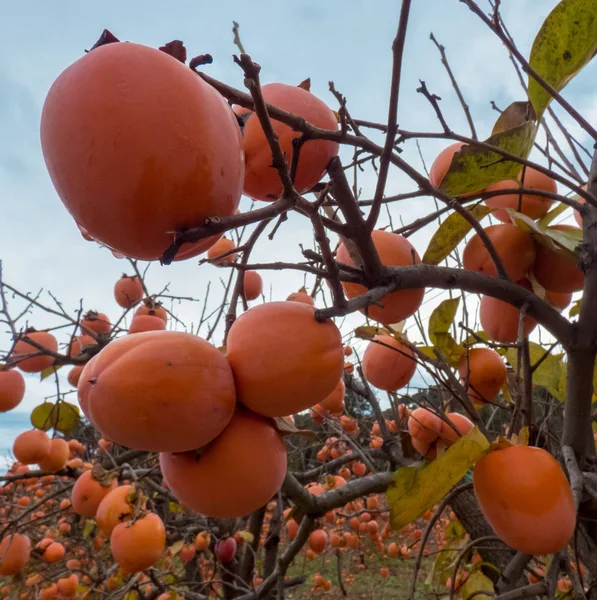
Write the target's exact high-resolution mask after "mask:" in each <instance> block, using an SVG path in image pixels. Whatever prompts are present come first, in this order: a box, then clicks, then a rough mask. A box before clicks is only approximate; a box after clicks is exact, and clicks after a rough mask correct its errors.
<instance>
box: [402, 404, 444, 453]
mask: <svg viewBox="0 0 597 600" xmlns="http://www.w3.org/2000/svg"><path fill="white" fill-rule="evenodd" d="M441 431H442V420H441V418H440V417H439V416H438V415H436V414H435V413H433V412H431V411H430V410H428V409H427V408H423V407H419V408H417V409H415V410H413V412H412V413H411V415H410V417H409V419H408V432H409V433H410V435H411V437H412V439H413V440H415V439H417V440H419V441H420V442H421V443H423V444H432V443H433V442H434V441H435V440H436V439H437V438H438V436H439V435H440V434H441Z"/></svg>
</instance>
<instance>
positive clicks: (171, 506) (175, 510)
mask: <svg viewBox="0 0 597 600" xmlns="http://www.w3.org/2000/svg"><path fill="white" fill-rule="evenodd" d="M168 510H169V511H170V512H171V513H172V514H173V515H181V514H182V513H184V508H183V507H182V506H181V505H180V504H178V503H177V502H173V501H170V502H168Z"/></svg>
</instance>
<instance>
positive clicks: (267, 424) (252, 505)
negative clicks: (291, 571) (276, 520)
mask: <svg viewBox="0 0 597 600" xmlns="http://www.w3.org/2000/svg"><path fill="white" fill-rule="evenodd" d="M286 462H287V460H286V448H285V447H284V442H283V441H282V438H281V437H280V434H279V433H278V431H277V430H276V428H275V427H274V425H273V424H272V422H271V421H270V420H269V419H265V418H263V417H260V416H259V415H257V414H255V413H252V412H251V411H248V410H244V409H239V410H238V411H237V412H236V414H235V415H234V417H233V418H232V421H231V422H230V425H228V427H227V428H226V429H225V430H224V431H223V433H222V434H220V435H219V436H218V437H217V438H216V439H215V440H214V441H213V442H212V443H211V444H210V445H209V446H208V447H207V448H206V449H205V450H204V451H203V452H202V453H201V454H200V456H199V459H198V460H197V456H196V453H194V452H187V453H184V454H169V453H162V454H160V467H161V469H162V474H163V476H164V479H165V480H166V481H167V482H168V485H169V487H170V489H171V490H172V493H173V494H174V495H175V496H176V497H177V498H178V500H179V501H180V502H182V503H184V504H185V505H186V506H188V507H189V508H191V509H193V510H196V511H197V512H200V513H202V514H204V515H207V516H210V517H214V518H218V519H226V518H234V517H241V516H244V515H246V514H249V513H250V512H252V511H254V510H257V509H258V508H259V507H261V506H263V505H265V504H266V503H267V502H268V501H269V500H270V499H271V498H272V496H273V495H274V494H275V493H276V492H277V491H278V490H279V489H280V486H281V485H282V482H283V481H284V477H285V476H286Z"/></svg>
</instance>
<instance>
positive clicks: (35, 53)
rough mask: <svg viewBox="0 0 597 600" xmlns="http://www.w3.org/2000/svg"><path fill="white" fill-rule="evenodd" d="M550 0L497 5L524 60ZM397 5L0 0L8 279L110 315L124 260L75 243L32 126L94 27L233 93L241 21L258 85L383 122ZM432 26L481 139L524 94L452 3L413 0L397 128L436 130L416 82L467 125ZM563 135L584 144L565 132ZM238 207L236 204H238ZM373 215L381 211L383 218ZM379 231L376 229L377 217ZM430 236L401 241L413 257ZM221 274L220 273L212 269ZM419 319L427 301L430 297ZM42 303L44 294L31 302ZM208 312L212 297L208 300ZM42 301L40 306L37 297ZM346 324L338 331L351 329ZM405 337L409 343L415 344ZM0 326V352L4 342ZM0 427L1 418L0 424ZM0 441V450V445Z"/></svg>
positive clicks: (280, 241)
mask: <svg viewBox="0 0 597 600" xmlns="http://www.w3.org/2000/svg"><path fill="white" fill-rule="evenodd" d="M555 4H556V1H555V0H503V2H502V6H503V14H504V16H505V19H506V22H507V23H508V25H509V27H510V30H511V32H512V34H513V35H514V37H515V39H516V40H517V42H518V44H519V47H520V49H521V50H522V52H523V53H524V54H525V55H528V52H529V49H530V45H531V43H532V40H533V37H534V34H535V33H536V31H537V30H538V28H539V26H540V24H541V22H542V20H543V19H544V18H545V16H546V15H547V14H548V13H549V11H550V10H551V9H552V8H553V6H555ZM399 5H400V2H398V1H396V0H394V1H389V0H341V1H338V0H328V1H326V2H321V1H313V0H296V1H295V2H279V1H278V2H274V1H269V0H268V1H261V0H260V1H256V2H252V3H247V2H238V1H236V0H227V1H225V2H219V3H218V2H216V3H213V2H210V3H207V2H201V1H200V0H195V1H177V0H173V1H171V2H168V3H166V2H156V1H155V0H144V1H143V2H140V1H137V0H134V1H131V0H128V1H127V2H122V1H120V2H116V1H113V0H107V1H106V0H104V1H103V2H98V3H88V2H80V1H79V0H77V1H74V0H72V1H63V0H56V1H53V2H46V1H42V0H32V1H30V2H27V3H25V2H21V3H15V2H13V3H2V6H1V7H0V201H1V202H2V216H1V223H2V229H1V234H0V258H1V259H2V260H3V263H4V274H5V278H6V280H7V281H8V282H9V283H11V284H12V285H14V286H15V287H17V288H18V289H20V290H22V291H35V290H38V289H40V288H44V289H46V290H51V291H52V292H53V293H54V294H56V295H57V296H58V297H59V298H60V300H62V301H63V302H64V304H65V307H66V308H67V309H68V310H71V311H73V310H75V309H76V308H77V307H78V305H79V301H80V299H82V298H84V299H85V301H84V306H85V307H86V308H97V309H98V310H102V311H104V312H107V313H108V314H109V315H110V316H111V317H112V318H113V319H115V318H116V317H117V315H118V314H119V312H118V310H117V308H118V307H117V306H116V304H115V303H114V300H113V298H112V287H113V284H114V282H115V280H116V279H117V278H118V277H119V276H120V274H121V273H122V272H123V270H127V271H128V270H129V269H127V268H126V265H124V264H123V262H124V261H118V260H116V259H114V258H113V257H112V256H111V254H110V253H109V252H108V251H106V250H105V249H100V248H99V247H97V246H96V245H95V244H90V243H88V242H85V241H84V240H83V239H82V238H81V237H80V235H79V233H78V230H77V228H76V226H75V224H74V222H73V221H72V219H71V218H70V217H69V215H68V214H67V213H66V211H65V210H64V208H63V207H62V204H61V203H60V201H59V199H58V198H57V196H56V194H55V192H54V190H53V187H52V185H51V182H50V180H49V177H48V175H47V173H46V171H45V167H44V163H43V158H42V155H41V150H40V144H39V118H40V111H41V107H42V104H43V101H44V97H45V94H46V93H47V90H48V88H49V86H50V85H51V83H52V81H53V80H54V79H55V78H56V76H57V75H58V74H59V73H60V72H61V71H62V70H63V69H64V68H65V67H66V66H68V65H69V64H70V63H72V62H73V61H74V60H76V59H77V58H79V57H80V56H81V55H82V53H83V51H84V49H85V48H89V47H91V46H92V45H93V43H94V42H95V40H96V39H97V37H98V36H99V34H100V33H101V31H102V30H103V29H104V28H108V29H110V30H111V31H112V32H113V33H114V34H115V35H117V36H118V37H119V38H120V39H122V40H129V41H135V42H138V43H142V44H146V45H150V46H159V45H161V44H163V43H165V42H167V41H170V40H172V39H181V40H183V41H184V42H185V44H186V46H187V49H188V53H189V56H194V55H196V54H201V53H206V52H209V53H211V54H212V55H213V56H214V58H215V62H214V64H213V65H211V66H209V67H206V70H207V72H208V73H209V74H210V75H212V76H214V77H217V78H220V79H222V80H224V81H225V82H227V83H229V84H231V85H235V86H237V87H239V88H242V75H241V72H240V70H239V68H238V67H237V66H236V65H235V64H234V63H233V61H232V54H234V53H235V52H237V49H236V47H235V46H234V45H233V43H232V33H231V27H232V20H236V21H238V22H239V23H240V25H241V37H242V40H243V43H244V44H245V47H246V49H247V51H248V52H249V53H250V54H251V55H252V57H253V58H254V60H256V61H257V62H259V63H260V64H261V65H262V68H263V70H262V79H263V81H264V82H269V81H281V82H284V83H289V84H298V83H299V82H300V81H302V80H303V79H305V78H306V77H310V78H311V81H312V91H313V93H315V94H317V95H318V96H319V97H321V98H322V99H324V100H325V101H326V102H328V104H330V106H333V107H334V108H336V104H335V100H334V98H333V97H332V96H331V94H330V93H329V92H328V81H330V80H333V81H334V82H335V84H336V87H337V88H338V89H339V90H340V91H342V92H343V93H344V94H345V95H346V96H347V97H348V107H349V109H350V111H351V113H352V114H353V115H354V116H357V117H359V118H364V119H369V120H382V121H383V120H385V119H386V112H387V106H386V104H387V99H388V92H389V75H390V69H391V51H390V48H391V43H392V39H393V37H394V35H395V30H396V26H397V19H398V12H399ZM430 32H433V33H434V34H435V36H436V37H437V38H438V40H439V41H440V42H441V43H442V44H444V45H445V46H446V50H447V53H448V57H449V59H450V62H451V65H452V68H453V70H454V73H455V75H456V77H457V79H458V81H459V82H460V84H461V87H462V90H463V92H464V94H465V96H466V99H467V101H468V102H469V104H470V106H471V110H472V113H473V116H474V118H475V121H476V124H477V129H478V131H479V134H480V136H481V137H487V136H488V135H489V132H490V130H491V126H492V124H493V122H494V120H495V118H496V113H495V112H493V111H492V110H491V109H490V105H489V103H490V101H491V100H494V101H495V102H496V103H497V104H498V105H499V106H501V107H505V106H507V105H508V104H509V103H510V102H512V101H514V100H520V99H523V96H522V91H521V89H520V87H519V85H518V81H517V78H516V76H515V74H514V73H513V71H512V69H511V67H510V63H509V60H508V56H507V53H506V51H505V50H504V49H503V48H502V46H501V44H500V43H499V42H498V41H497V40H496V39H495V38H493V37H492V35H491V34H490V32H489V31H488V30H487V29H486V28H485V27H484V26H483V25H482V24H481V23H480V22H479V21H478V20H477V19H476V18H475V17H474V16H473V15H472V14H471V13H470V12H469V11H468V9H467V8H466V7H465V6H463V5H462V4H461V3H460V2H459V1H458V0H414V1H413V8H412V16H411V22H410V29H409V33H408V37H407V44H406V54H405V62H404V77H403V80H402V87H401V96H400V107H399V122H400V125H401V126H402V127H404V128H407V129H411V130H427V131H438V130H439V129H440V128H439V125H438V124H437V123H436V121H435V117H434V114H433V111H432V109H431V107H430V106H429V105H428V104H427V103H426V101H425V100H424V98H422V97H421V96H420V94H417V93H416V88H417V87H418V86H419V79H423V80H425V81H426V83H427V85H428V87H429V89H430V90H431V91H432V92H434V93H436V94H438V95H439V96H441V97H442V107H443V109H444V111H445V114H446V115H448V120H449V122H450V124H451V126H452V127H453V128H454V129H455V130H457V131H459V132H463V133H466V132H467V129H466V122H465V120H464V117H463V114H462V112H461V110H460V109H459V105H458V103H457V100H456V98H455V96H454V93H453V90H452V88H451V86H450V83H449V80H448V78H447V76H446V74H445V71H444V70H443V67H442V66H441V64H440V61H439V57H438V53H437V50H436V49H435V47H434V46H433V44H432V43H431V42H430V40H429V33H430ZM596 78H597V68H596V67H595V65H591V66H590V67H589V69H587V71H586V72H585V73H583V74H582V75H581V76H580V77H579V78H577V80H575V81H574V82H573V83H572V84H571V85H570V86H569V88H568V89H567V91H566V95H567V97H569V98H570V99H572V100H573V101H574V103H575V105H576V106H578V107H579V108H580V109H581V110H582V111H583V112H584V114H585V116H586V117H587V118H589V119H592V121H593V122H595V121H597V92H596V91H595V88H594V85H592V84H593V82H594V81H595V80H596ZM572 130H573V131H574V132H575V133H578V135H579V137H582V135H581V133H580V132H577V131H576V129H575V128H574V127H573V128H572ZM443 146H444V143H443V142H441V141H439V142H437V141H427V142H425V143H424V144H422V151H423V155H424V157H425V159H426V161H427V164H428V165H429V164H430V163H431V161H432V160H433V157H434V156H435V154H437V152H438V151H439V150H440V149H441V148H442V147H443ZM404 156H405V157H406V158H408V159H410V160H411V161H412V162H413V164H415V166H417V167H418V168H419V169H422V166H421V163H420V160H419V158H418V154H417V151H416V147H415V146H414V144H409V145H408V146H407V147H406V149H405V153H404ZM360 185H361V187H362V188H363V197H370V195H371V193H372V190H373V185H374V178H373V177H372V175H371V174H370V173H366V174H364V175H363V176H362V179H361V181H360ZM409 189H413V187H412V185H411V184H410V182H409V181H408V180H406V179H405V178H404V177H403V176H402V175H401V174H399V173H392V174H391V176H390V180H389V183H388V187H387V191H388V193H396V192H400V191H407V190H409ZM248 206H249V203H248V202H246V201H244V202H243V208H248ZM432 206H433V203H432V202H431V201H430V200H429V199H418V200H416V201H414V202H411V203H408V204H404V203H403V204H400V205H393V206H392V209H391V210H392V216H393V219H394V223H397V222H399V220H400V219H401V218H402V219H403V220H404V221H405V222H408V221H411V220H413V219H414V218H417V217H419V216H422V214H424V211H425V210H427V209H429V208H430V207H432ZM384 218H385V217H384ZM381 224H382V225H384V224H385V222H382V223H381ZM431 233H432V230H426V231H424V232H422V233H420V234H418V235H416V236H414V237H413V238H412V239H413V241H414V243H415V245H416V247H417V249H418V250H419V252H420V254H422V253H423V252H424V250H425V246H426V242H427V240H428V239H429V236H430V234H431ZM310 239H311V235H310V231H309V228H308V227H307V224H306V222H305V221H304V219H302V218H300V217H298V216H293V217H292V218H291V219H289V221H288V222H287V223H286V224H285V225H284V227H283V229H282V230H281V232H280V233H279V234H278V236H277V237H276V238H275V239H274V241H273V242H268V241H267V240H264V242H263V243H262V244H261V245H260V246H259V248H258V249H257V252H256V254H255V259H256V260H267V259H272V257H275V258H276V259H278V260H293V259H297V258H298V257H299V256H300V252H299V248H298V245H299V243H300V242H301V241H305V240H306V241H307V242H309V241H310ZM222 275H223V273H222V271H221V270H218V269H216V268H215V267H212V266H208V265H204V266H202V267H198V266H197V262H196V261H190V262H187V263H182V264H180V263H179V264H176V265H173V266H171V267H167V268H166V267H160V266H159V265H154V266H152V267H151V269H150V271H149V277H148V284H149V287H150V291H151V292H155V291H158V290H160V289H161V288H162V287H163V286H164V285H165V284H167V283H168V282H171V284H172V285H171V288H170V291H171V292H172V293H174V294H177V295H184V296H187V295H188V296H193V297H195V298H203V296H204V294H205V289H206V285H207V282H208V281H210V280H212V282H213V284H212V285H213V286H215V287H218V286H219V285H220V284H219V281H218V279H219V278H220V277H221V276H222ZM224 275H225V274H224ZM264 281H265V286H266V290H267V293H266V294H267V296H268V297H269V289H270V286H271V287H272V288H273V292H272V295H271V297H272V298H273V299H283V298H285V297H286V296H287V295H288V294H289V293H290V292H292V291H295V290H296V289H297V288H298V287H300V286H301V285H302V281H303V280H302V276H300V275H295V274H288V273H284V274H280V273H271V272H270V273H266V274H265V275H264ZM428 297H429V298H430V300H429V301H428V302H427V304H426V306H425V308H424V310H423V314H424V315H425V314H427V315H428V314H429V312H430V311H431V310H432V308H433V307H434V306H435V304H437V302H439V300H433V298H436V297H437V293H436V292H430V293H429V296H428ZM43 298H44V299H48V297H47V296H43ZM213 298H214V300H213V302H212V306H213V305H215V303H216V298H215V296H213ZM48 301H49V300H48ZM179 314H180V315H181V318H183V319H184V320H185V321H186V322H190V321H193V320H196V319H197V315H198V304H196V303H195V304H193V303H189V304H185V305H182V306H181V307H180V308H179ZM361 321H362V319H360V318H359V317H354V318H352V319H351V320H350V323H354V324H360V322H361ZM54 322H55V321H52V319H46V318H41V317H40V316H39V315H34V316H33V317H32V318H31V324H33V325H36V326H37V327H39V328H44V327H46V326H49V325H52V324H53V323H54ZM415 337H416V336H415ZM8 343H9V342H8V338H7V336H5V335H4V332H0V348H6V347H7V346H8ZM28 383H29V388H28V397H27V399H26V401H25V402H24V403H23V404H22V406H21V408H22V409H29V408H31V407H32V406H34V405H35V404H36V403H38V402H39V399H40V398H41V397H42V396H43V395H46V394H50V393H52V389H53V388H52V386H51V384H50V383H44V384H43V385H39V384H37V383H36V379H35V378H34V377H33V378H28ZM0 419H1V417H0ZM1 445H2V444H1V443H0V446H1Z"/></svg>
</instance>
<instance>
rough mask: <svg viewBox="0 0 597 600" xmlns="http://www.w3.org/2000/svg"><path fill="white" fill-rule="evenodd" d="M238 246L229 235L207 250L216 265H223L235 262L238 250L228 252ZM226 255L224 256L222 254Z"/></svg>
mask: <svg viewBox="0 0 597 600" xmlns="http://www.w3.org/2000/svg"><path fill="white" fill-rule="evenodd" d="M235 248H236V244H235V243H234V242H233V241H232V240H230V239H228V238H227V237H221V238H220V239H219V240H218V241H217V242H216V243H215V244H214V245H213V246H211V247H210V248H209V250H208V251H207V258H209V260H212V261H214V264H216V265H222V264H225V263H233V262H234V261H235V260H236V256H237V255H236V252H233V253H231V254H228V253H229V252H231V251H232V250H234V249H235ZM224 254H225V255H226V256H222V255H224ZM220 256H222V258H220Z"/></svg>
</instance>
